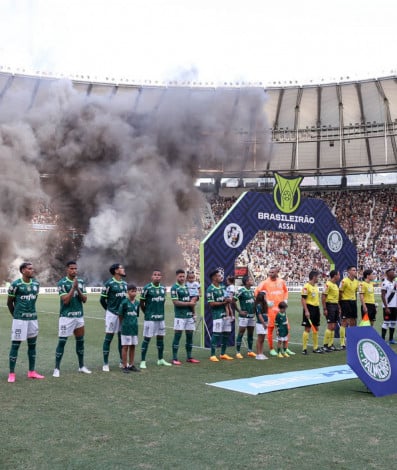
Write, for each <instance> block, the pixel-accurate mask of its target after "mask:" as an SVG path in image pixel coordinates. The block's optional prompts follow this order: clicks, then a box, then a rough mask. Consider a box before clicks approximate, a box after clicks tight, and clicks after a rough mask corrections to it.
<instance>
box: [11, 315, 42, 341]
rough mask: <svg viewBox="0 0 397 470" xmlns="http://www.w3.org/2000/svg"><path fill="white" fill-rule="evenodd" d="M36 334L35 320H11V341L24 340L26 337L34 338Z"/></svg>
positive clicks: (37, 325) (37, 329)
mask: <svg viewBox="0 0 397 470" xmlns="http://www.w3.org/2000/svg"><path fill="white" fill-rule="evenodd" d="M38 334H39V322H38V321H37V320H15V319H14V320H12V327H11V341H26V339H27V338H35V337H36V336H37V335H38Z"/></svg>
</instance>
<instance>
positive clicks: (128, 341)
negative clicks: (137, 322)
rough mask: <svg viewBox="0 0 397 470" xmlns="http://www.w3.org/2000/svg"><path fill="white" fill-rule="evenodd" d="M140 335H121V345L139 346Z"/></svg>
mask: <svg viewBox="0 0 397 470" xmlns="http://www.w3.org/2000/svg"><path fill="white" fill-rule="evenodd" d="M137 345H138V336H136V335H134V336H131V335H121V346H137Z"/></svg>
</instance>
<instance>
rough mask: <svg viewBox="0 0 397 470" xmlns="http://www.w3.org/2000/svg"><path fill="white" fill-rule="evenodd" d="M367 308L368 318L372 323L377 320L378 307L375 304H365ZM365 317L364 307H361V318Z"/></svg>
mask: <svg viewBox="0 0 397 470" xmlns="http://www.w3.org/2000/svg"><path fill="white" fill-rule="evenodd" d="M365 305H366V306H367V313H368V318H369V319H370V320H371V321H375V320H376V305H375V304H365ZM363 316H364V312H363V306H362V305H361V318H362V317H363Z"/></svg>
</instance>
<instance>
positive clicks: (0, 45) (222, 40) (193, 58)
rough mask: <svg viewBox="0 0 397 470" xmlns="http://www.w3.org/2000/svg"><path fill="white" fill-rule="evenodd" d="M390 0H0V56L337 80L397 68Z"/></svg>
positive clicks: (107, 73)
mask: <svg viewBox="0 0 397 470" xmlns="http://www.w3.org/2000/svg"><path fill="white" fill-rule="evenodd" d="M396 5H397V4H396V2H395V0H378V1H377V2H362V1H361V0H348V1H346V0H334V1H333V2H324V1H318V0H317V1H314V0H301V1H296V0H283V1H282V2H269V1H265V0H244V1H240V0H201V1H197V0H195V1H193V0H191V1H188V0H139V1H138V0H84V1H81V0H0V11H1V17H0V66H3V70H7V69H6V67H10V70H12V71H18V69H19V70H22V69H25V70H26V71H30V72H31V71H39V72H44V73H46V72H47V73H48V72H51V73H54V74H66V75H73V74H83V75H85V76H87V75H89V76H90V78H91V79H95V78H97V79H101V78H102V79H103V78H105V77H106V78H109V79H111V80H113V79H114V80H116V81H118V80H119V79H120V78H123V79H130V80H135V81H138V80H139V81H141V80H159V81H167V80H179V81H184V80H190V81H202V82H215V83H223V82H225V81H228V82H230V81H232V82H241V81H245V82H263V83H271V82H272V81H277V83H278V81H281V82H282V83H283V82H284V81H286V82H287V83H288V82H289V81H293V82H294V81H296V80H297V81H298V82H301V83H302V82H306V83H310V81H311V80H314V81H321V80H322V79H323V80H324V81H335V80H336V81H339V80H341V79H346V78H347V77H350V78H373V77H376V76H387V75H390V74H394V73H396V69H397V61H396V56H395V54H393V49H394V48H393V46H394V44H395V37H394V36H395V19H396V17H397V6H396Z"/></svg>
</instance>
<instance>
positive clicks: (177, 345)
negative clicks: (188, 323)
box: [172, 331, 182, 361]
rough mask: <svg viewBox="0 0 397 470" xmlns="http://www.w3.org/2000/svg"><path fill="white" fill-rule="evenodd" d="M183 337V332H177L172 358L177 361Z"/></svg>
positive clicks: (173, 343)
mask: <svg viewBox="0 0 397 470" xmlns="http://www.w3.org/2000/svg"><path fill="white" fill-rule="evenodd" d="M181 337H182V331H175V334H174V340H173V342H172V358H173V359H174V360H175V361H176V360H177V359H178V349H179V341H180V340H181Z"/></svg>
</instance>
